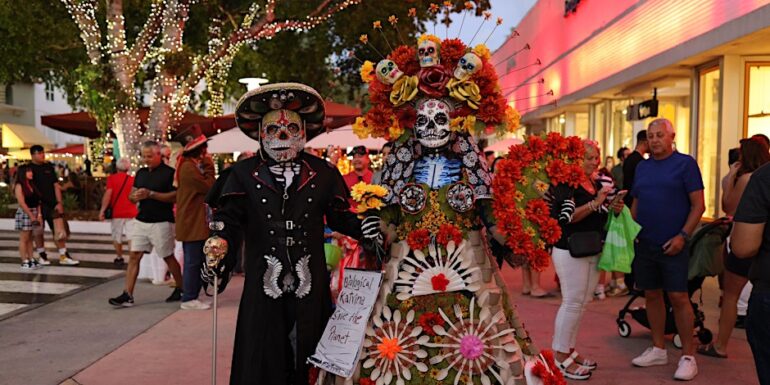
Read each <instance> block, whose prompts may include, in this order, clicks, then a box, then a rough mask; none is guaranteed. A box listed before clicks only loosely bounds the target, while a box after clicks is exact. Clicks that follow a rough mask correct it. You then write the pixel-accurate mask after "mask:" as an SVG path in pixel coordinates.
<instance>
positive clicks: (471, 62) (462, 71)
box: [454, 52, 482, 80]
mask: <svg viewBox="0 0 770 385" xmlns="http://www.w3.org/2000/svg"><path fill="white" fill-rule="evenodd" d="M481 65H482V63H481V58H480V57H479V56H478V55H476V54H475V53H473V52H468V53H466V54H465V55H463V57H461V58H460V61H458V62H457V67H456V68H455V72H454V75H455V78H457V80H465V79H468V78H469V77H471V76H472V75H473V74H475V73H476V72H479V70H480V69H481Z"/></svg>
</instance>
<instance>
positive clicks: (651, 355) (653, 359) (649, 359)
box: [631, 346, 668, 368]
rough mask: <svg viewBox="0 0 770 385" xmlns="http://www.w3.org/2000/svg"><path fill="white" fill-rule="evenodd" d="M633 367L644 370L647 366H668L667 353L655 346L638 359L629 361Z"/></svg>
mask: <svg viewBox="0 0 770 385" xmlns="http://www.w3.org/2000/svg"><path fill="white" fill-rule="evenodd" d="M631 363H632V364H634V366H639V367H642V368H646V367H648V366H656V365H666V364H668V351H666V349H661V348H657V347H655V346H652V347H649V348H647V350H645V351H644V353H642V354H641V355H640V356H639V357H636V358H634V359H633V360H631Z"/></svg>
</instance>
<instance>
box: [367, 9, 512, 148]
mask: <svg viewBox="0 0 770 385" xmlns="http://www.w3.org/2000/svg"><path fill="white" fill-rule="evenodd" d="M379 24H380V22H378V21H377V22H375V29H377V28H381V27H380V26H379ZM360 40H361V42H363V43H365V44H366V43H367V42H368V37H367V35H361V39H360ZM424 42H430V43H431V44H433V45H435V46H436V51H437V52H436V54H435V56H436V59H437V60H435V64H432V65H429V66H426V65H423V66H420V61H419V58H418V50H417V49H415V47H411V46H408V45H401V46H398V47H396V48H395V49H393V51H392V52H391V53H390V54H389V55H388V56H387V58H386V59H383V60H382V61H380V62H379V63H377V64H375V63H373V62H371V61H368V60H367V61H365V62H364V63H363V65H362V66H361V71H360V74H361V80H363V82H365V83H368V85H369V100H370V102H371V104H372V108H371V109H369V111H368V112H367V113H366V115H365V116H363V117H359V118H357V119H356V121H355V123H354V124H353V132H354V133H355V134H356V135H358V137H359V138H361V139H364V138H367V137H370V136H371V137H374V138H385V139H386V140H388V141H394V140H398V139H402V140H403V138H404V137H405V135H404V134H405V133H408V134H410V135H411V130H412V127H414V125H415V121H416V119H417V110H416V109H415V105H416V103H417V101H419V100H421V99H424V98H433V99H443V100H449V101H452V102H453V103H454V111H453V112H452V113H451V115H450V118H451V121H450V128H451V130H452V131H455V132H458V131H459V132H469V133H473V134H479V133H481V132H485V131H486V132H488V133H491V132H495V133H496V134H499V135H502V134H505V133H507V132H513V131H514V130H516V129H517V128H518V127H519V123H520V122H519V120H520V115H519V113H518V112H517V111H516V110H515V109H514V108H513V107H511V106H510V105H508V102H507V99H506V98H505V97H504V96H503V94H502V93H501V90H500V87H499V85H498V83H497V73H496V71H495V67H494V65H493V64H492V62H491V61H490V58H491V54H490V52H489V48H487V46H486V45H484V44H478V45H476V46H475V47H472V48H471V47H468V46H466V45H465V43H463V42H462V40H460V39H445V40H443V41H442V40H440V39H439V38H438V37H436V36H435V35H431V34H424V35H421V36H420V37H419V38H418V44H423V43H424ZM469 60H470V61H472V63H470V64H469ZM391 62H392V63H391ZM391 64H392V65H391ZM458 64H459V67H458ZM389 65H390V67H388V66H389ZM458 68H460V69H458ZM465 68H472V69H470V70H466V69H465ZM378 69H380V71H383V72H388V75H384V74H381V76H377V75H378V74H377V72H378ZM458 75H459V77H458ZM394 78H395V80H392V79H394ZM386 79H388V80H389V81H383V80H386ZM388 83H392V84H388Z"/></svg>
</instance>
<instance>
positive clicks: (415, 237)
mask: <svg viewBox="0 0 770 385" xmlns="http://www.w3.org/2000/svg"><path fill="white" fill-rule="evenodd" d="M406 243H407V244H408V245H409V247H410V248H411V249H412V250H422V249H424V248H426V247H428V244H430V231H428V229H418V230H414V231H412V232H411V233H409V235H407V237H406Z"/></svg>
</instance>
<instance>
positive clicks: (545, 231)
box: [540, 217, 561, 245]
mask: <svg viewBox="0 0 770 385" xmlns="http://www.w3.org/2000/svg"><path fill="white" fill-rule="evenodd" d="M540 238H541V239H542V240H543V242H545V243H547V244H549V245H553V244H554V243H556V242H558V241H559V239H560V238H561V227H559V222H558V221H557V220H556V219H553V218H550V217H549V218H546V219H545V221H543V223H541V224H540Z"/></svg>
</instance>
